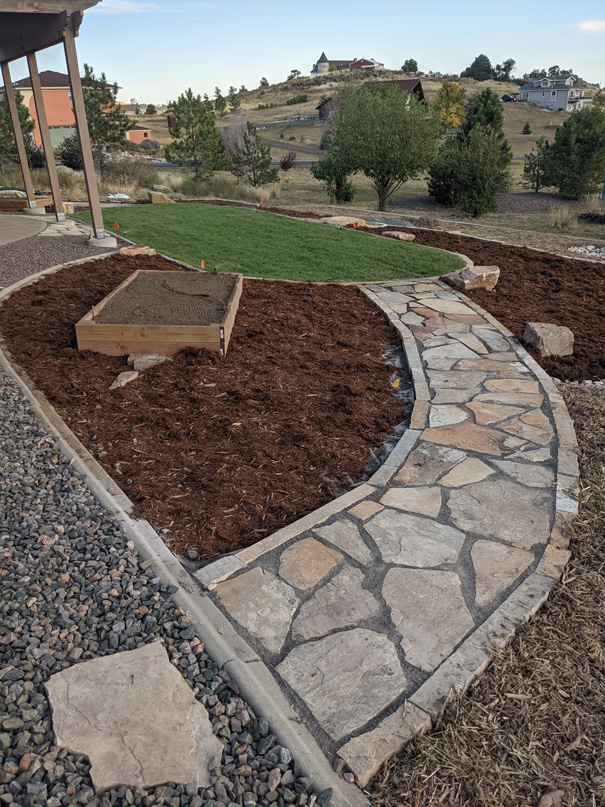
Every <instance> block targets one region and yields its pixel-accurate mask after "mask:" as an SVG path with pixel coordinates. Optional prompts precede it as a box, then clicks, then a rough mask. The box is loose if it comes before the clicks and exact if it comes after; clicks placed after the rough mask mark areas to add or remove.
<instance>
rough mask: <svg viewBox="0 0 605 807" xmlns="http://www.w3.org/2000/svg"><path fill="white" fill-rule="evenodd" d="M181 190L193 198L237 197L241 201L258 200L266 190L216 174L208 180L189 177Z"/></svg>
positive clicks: (180, 187) (184, 181)
mask: <svg viewBox="0 0 605 807" xmlns="http://www.w3.org/2000/svg"><path fill="white" fill-rule="evenodd" d="M179 192H180V193H182V194H184V195H185V196H188V197H189V198H192V199H195V198H198V199H199V198H204V197H211V198H213V199H237V200H238V201H241V202H258V200H259V199H260V198H261V197H262V195H263V193H265V192H266V191H263V190H262V189H260V188H258V189H257V188H251V187H249V186H247V185H241V184H239V183H238V184H236V183H235V182H234V181H233V180H232V179H231V178H230V177H227V176H217V175H215V176H213V177H212V179H208V180H200V179H196V178H195V177H187V179H185V180H183V182H182V183H181V185H180V186H179Z"/></svg>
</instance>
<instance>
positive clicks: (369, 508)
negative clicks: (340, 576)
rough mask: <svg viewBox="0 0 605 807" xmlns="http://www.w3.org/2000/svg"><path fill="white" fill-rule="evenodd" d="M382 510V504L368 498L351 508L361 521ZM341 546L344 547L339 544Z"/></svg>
mask: <svg viewBox="0 0 605 807" xmlns="http://www.w3.org/2000/svg"><path fill="white" fill-rule="evenodd" d="M381 510H382V505H381V504H378V502H373V501H372V500H371V499H366V501H365V502H360V503H359V504H356V505H355V507H352V508H351V509H350V510H349V513H350V514H351V515H352V516H355V517H356V518H358V519H360V520H361V521H365V520H366V519H368V518H370V516H374V515H376V513H380V511H381ZM326 537H327V536H326ZM328 540H329V539H328ZM339 548H340V549H343V548H344V547H342V546H340V545H339ZM345 551H346V550H345ZM350 554H351V552H349V555H350ZM358 560H359V558H358Z"/></svg>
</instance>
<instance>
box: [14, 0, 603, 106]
mask: <svg viewBox="0 0 605 807" xmlns="http://www.w3.org/2000/svg"><path fill="white" fill-rule="evenodd" d="M77 46H78V55H79V59H80V64H83V63H84V62H86V63H88V64H90V65H91V66H92V67H93V69H94V71H95V73H97V74H99V73H101V72H104V73H105V74H106V76H107V79H108V80H109V81H111V82H114V81H117V83H118V84H119V85H120V86H121V87H122V89H121V91H120V94H119V96H118V97H119V99H120V100H121V101H126V102H128V101H130V100H131V99H132V98H136V99H137V100H138V101H139V102H140V103H145V104H147V103H155V104H162V103H167V102H168V101H170V100H173V99H175V98H176V97H178V95H180V93H182V92H184V91H185V90H186V89H187V88H188V87H191V88H192V89H193V91H194V92H195V93H200V94H203V93H204V92H207V93H208V94H209V95H210V96H212V95H213V94H214V88H215V87H216V86H219V87H220V88H221V90H222V91H223V93H226V91H227V90H228V88H229V87H230V86H231V85H233V86H235V87H237V88H239V87H241V86H242V85H245V86H246V87H247V88H248V89H253V88H255V87H258V85H259V82H260V79H261V76H265V77H266V78H267V79H268V80H269V82H270V83H271V84H273V83H275V82H279V81H283V80H285V78H286V77H287V75H288V74H289V72H290V71H291V70H292V69H296V70H300V71H301V73H302V74H303V75H308V74H309V73H310V71H311V69H312V65H313V63H314V62H316V61H317V59H318V58H319V56H320V55H321V52H322V51H325V52H326V55H327V57H328V58H329V59H351V60H352V59H353V58H358V57H360V56H365V57H366V58H368V57H369V58H374V59H377V60H378V61H380V62H383V63H384V64H385V67H387V68H391V69H399V68H400V67H401V65H402V64H403V62H404V61H405V60H406V59H408V58H413V59H416V61H417V62H418V66H419V69H420V70H423V71H425V72H428V71H429V70H433V71H436V72H437V71H438V72H442V73H446V72H447V73H459V72H460V71H462V70H464V68H465V67H467V66H468V65H469V64H470V63H471V61H472V60H473V58H474V57H475V56H477V55H478V54H480V53H485V54H487V56H488V57H489V58H490V59H491V61H492V63H493V64H496V63H498V62H503V61H504V60H505V59H508V58H512V59H515V61H516V62H517V65H516V68H515V70H514V73H515V75H519V76H521V75H522V74H523V73H525V72H529V71H530V70H531V69H532V68H534V67H538V68H546V69H547V68H548V67H550V66H551V65H554V64H558V65H560V66H561V67H562V68H564V69H572V70H573V71H574V72H575V73H576V74H579V75H580V76H582V78H584V79H585V80H587V81H589V82H591V83H600V84H601V85H603V84H605V2H604V0H575V2H573V3H569V2H563V0H550V1H549V2H543V1H542V0H538V2H534V3H527V2H526V0H523V2H521V1H520V0H509V1H508V2H507V3H505V4H500V3H490V2H489V1H488V0H463V2H462V3H453V2H451V0H432V2H431V3H430V4H428V3H418V2H416V3H411V2H405V0H404V1H402V0H381V2H380V3H377V4H372V3H369V2H368V0H363V2H358V0H347V2H345V1H344V0H322V2H320V1H319V0H307V2H306V3H304V4H303V3H296V5H294V4H290V3H284V2H275V0H253V1H252V2H251V0H222V1H221V2H219V0H209V2H198V0H102V2H100V3H99V4H98V5H97V6H95V7H94V8H92V9H89V10H88V11H86V12H85V14H84V21H83V23H82V27H81V29H80V36H79V38H78V40H77ZM38 62H39V67H40V70H58V71H59V72H66V69H65V60H64V56H63V52H62V50H61V48H59V47H55V48H49V49H48V50H46V51H43V52H42V53H40V54H39V57H38ZM11 73H12V75H13V80H16V79H18V78H22V77H24V76H25V75H27V68H26V64H25V62H24V60H22V61H20V62H18V63H14V64H12V65H11Z"/></svg>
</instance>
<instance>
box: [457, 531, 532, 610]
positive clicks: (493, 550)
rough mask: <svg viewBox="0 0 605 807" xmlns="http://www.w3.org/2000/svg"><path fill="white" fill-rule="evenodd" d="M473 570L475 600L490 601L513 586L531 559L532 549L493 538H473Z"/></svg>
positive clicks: (486, 602)
mask: <svg viewBox="0 0 605 807" xmlns="http://www.w3.org/2000/svg"><path fill="white" fill-rule="evenodd" d="M471 559H472V561H473V566H474V569H475V602H476V604H477V605H479V606H480V607H481V606H484V605H489V604H490V602H491V601H492V600H493V599H494V597H497V596H498V594H501V593H502V592H503V591H504V590H505V589H507V588H508V587H509V586H510V585H512V584H513V583H514V582H515V580H516V579H517V577H519V575H520V574H521V573H522V572H524V571H525V569H527V567H528V566H529V564H530V563H532V561H533V560H534V556H533V555H532V553H531V552H527V551H526V550H525V549H517V548H515V547H513V546H506V545H505V544H498V543H496V542H495V541H476V542H475V543H474V544H473V548H472V549H471Z"/></svg>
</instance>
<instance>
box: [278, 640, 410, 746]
mask: <svg viewBox="0 0 605 807" xmlns="http://www.w3.org/2000/svg"><path fill="white" fill-rule="evenodd" d="M277 672H278V673H279V674H280V675H281V676H282V678H283V679H284V680H285V681H287V683H288V684H289V685H290V686H291V687H292V689H293V690H294V691H295V692H296V693H297V694H298V695H299V697H301V698H302V699H303V700H304V702H305V703H306V704H307V706H308V707H309V709H310V710H311V712H313V714H314V715H315V717H316V719H317V720H318V721H319V723H320V725H321V726H322V728H323V729H324V731H326V732H327V733H328V734H329V735H330V736H331V737H332V738H333V739H334V740H339V739H340V738H341V737H344V735H345V734H349V733H350V732H352V731H355V729H358V728H360V727H361V726H363V725H364V724H365V723H367V722H368V720H371V719H372V718H373V717H375V716H376V715H377V714H378V713H379V712H381V711H382V710H383V709H384V708H385V706H388V704H389V703H391V701H393V700H394V699H395V698H397V697H398V696H399V695H401V693H402V692H403V691H404V690H405V688H406V686H407V683H408V682H407V679H406V676H405V674H404V672H403V670H402V669H401V664H400V663H399V659H398V657H397V650H396V649H395V646H394V645H393V643H392V642H391V641H390V639H388V638H387V637H386V636H383V635H382V634H380V633H375V632H374V631H371V630H366V629H364V628H355V629H353V630H346V631H341V632H340V633H335V634H333V635H332V636H326V637H325V638H324V639H319V640H318V641H316V642H309V643H308V644H304V645H301V646H299V647H295V648H294V650H292V651H291V652H290V653H289V654H288V655H287V656H286V658H285V659H284V661H282V663H281V664H279V665H278V667H277Z"/></svg>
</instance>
